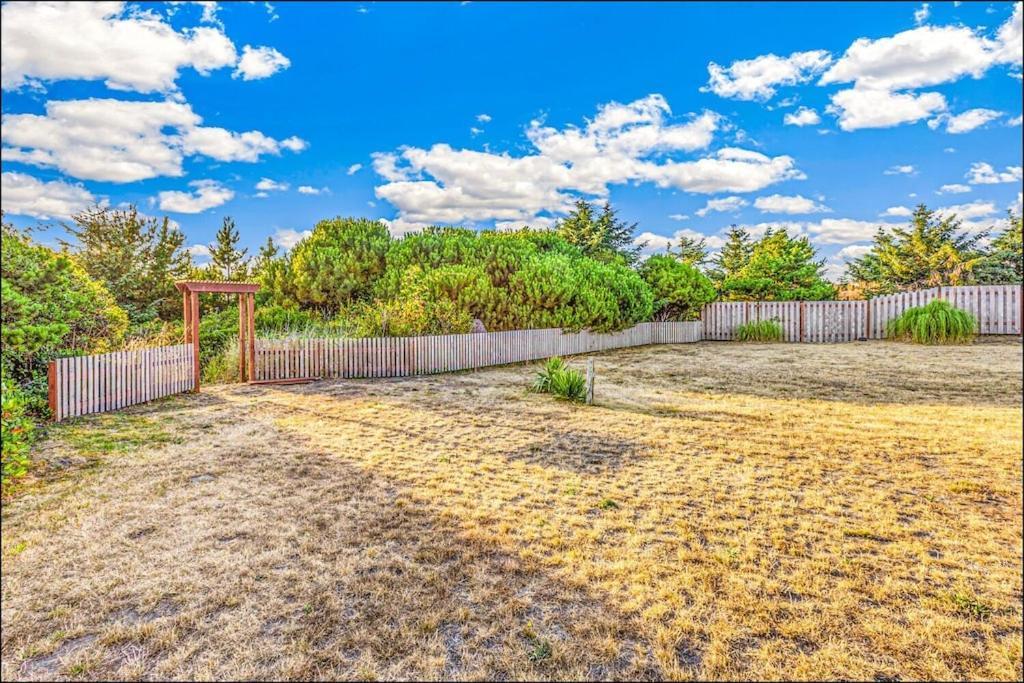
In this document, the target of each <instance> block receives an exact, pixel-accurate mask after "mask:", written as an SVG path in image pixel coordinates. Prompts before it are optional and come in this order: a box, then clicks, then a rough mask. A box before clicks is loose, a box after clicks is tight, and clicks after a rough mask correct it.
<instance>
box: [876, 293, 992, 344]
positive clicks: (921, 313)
mask: <svg viewBox="0 0 1024 683" xmlns="http://www.w3.org/2000/svg"><path fill="white" fill-rule="evenodd" d="M976 331H977V323H976V322H975V320H974V316H972V315H971V314H970V313H968V312H967V311H964V310H961V309H959V308H956V307H954V306H953V305H951V304H950V303H949V302H948V301H943V300H942V299H936V300H934V301H932V302H930V303H928V304H926V305H924V306H917V307H915V308H908V309H907V310H905V311H903V314H902V315H900V316H899V317H898V318H893V319H892V320H890V321H889V322H888V323H887V324H886V326H885V334H886V336H887V337H888V338H889V339H900V340H904V341H912V342H914V343H915V344H966V343H967V342H969V341H971V339H973V338H974V334H975V332H976Z"/></svg>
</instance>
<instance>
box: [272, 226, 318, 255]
mask: <svg viewBox="0 0 1024 683" xmlns="http://www.w3.org/2000/svg"><path fill="white" fill-rule="evenodd" d="M312 234H313V231H312V230H303V231H302V232H299V231H298V230H293V229H291V228H278V229H277V230H275V231H274V235H273V236H272V237H271V239H272V240H274V244H276V245H277V246H279V247H281V248H283V249H285V250H288V249H291V248H292V247H294V246H295V245H296V244H298V243H299V242H301V241H302V240H304V239H306V238H307V237H309V236H310V235H312Z"/></svg>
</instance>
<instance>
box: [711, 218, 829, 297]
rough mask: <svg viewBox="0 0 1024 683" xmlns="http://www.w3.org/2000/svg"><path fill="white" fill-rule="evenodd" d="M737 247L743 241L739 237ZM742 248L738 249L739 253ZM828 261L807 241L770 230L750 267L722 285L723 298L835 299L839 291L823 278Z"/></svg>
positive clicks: (756, 245)
mask: <svg viewBox="0 0 1024 683" xmlns="http://www.w3.org/2000/svg"><path fill="white" fill-rule="evenodd" d="M735 240H736V244H737V245H741V244H742V238H741V237H736V238H735ZM739 248H741V247H740V246H737V249H739ZM823 265H824V261H816V260H815V250H814V247H812V246H811V243H810V241H809V240H808V239H807V238H806V237H790V236H789V234H788V233H787V232H786V230H773V229H771V228H769V229H768V230H767V231H766V232H765V234H764V237H762V238H761V239H760V240H758V241H757V242H756V243H754V245H753V248H752V250H751V253H750V258H749V260H748V261H747V263H746V265H744V266H743V267H742V268H740V269H739V270H738V271H736V272H735V273H734V274H732V275H727V276H726V277H725V278H724V279H723V281H722V285H721V286H722V295H723V298H725V299H727V300H733V301H800V300H804V301H818V300H823V299H834V298H835V294H836V290H835V287H834V286H833V285H832V284H831V283H829V282H828V281H826V280H825V279H824V278H823V277H822V268H823Z"/></svg>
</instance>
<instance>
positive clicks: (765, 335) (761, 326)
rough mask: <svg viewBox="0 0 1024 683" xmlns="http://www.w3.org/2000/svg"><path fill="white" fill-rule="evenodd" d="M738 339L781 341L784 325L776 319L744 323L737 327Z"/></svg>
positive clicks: (744, 340) (746, 340) (745, 340)
mask: <svg viewBox="0 0 1024 683" xmlns="http://www.w3.org/2000/svg"><path fill="white" fill-rule="evenodd" d="M736 341H741V342H780V341H782V325H780V324H779V323H778V321H776V320H758V321H757V322H751V323H744V324H742V325H740V326H739V327H737V328H736Z"/></svg>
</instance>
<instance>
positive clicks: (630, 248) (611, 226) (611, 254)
mask: <svg viewBox="0 0 1024 683" xmlns="http://www.w3.org/2000/svg"><path fill="white" fill-rule="evenodd" d="M615 214H616V212H615V210H614V209H613V208H612V206H611V204H608V203H605V205H604V207H603V208H602V209H601V214H600V215H599V216H597V217H595V216H594V209H593V208H592V207H591V206H590V204H588V203H587V202H586V201H584V200H582V199H578V200H576V208H575V209H574V210H573V211H572V213H570V214H569V215H568V216H566V217H565V218H563V219H562V220H560V221H559V222H558V225H557V226H556V228H555V229H556V230H557V232H558V234H559V235H560V236H561V237H562V238H563V239H564V240H565V241H566V242H568V243H569V244H573V245H575V246H577V247H579V248H580V250H581V251H582V252H583V253H584V254H586V255H587V256H590V257H591V258H595V259H597V260H599V261H605V262H620V263H626V264H633V263H636V261H637V258H638V255H639V253H640V249H641V247H642V246H643V245H634V244H633V232H634V230H635V229H636V223H633V224H629V223H626V222H624V221H620V220H619V219H618V218H617V217H616V215H615Z"/></svg>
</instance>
